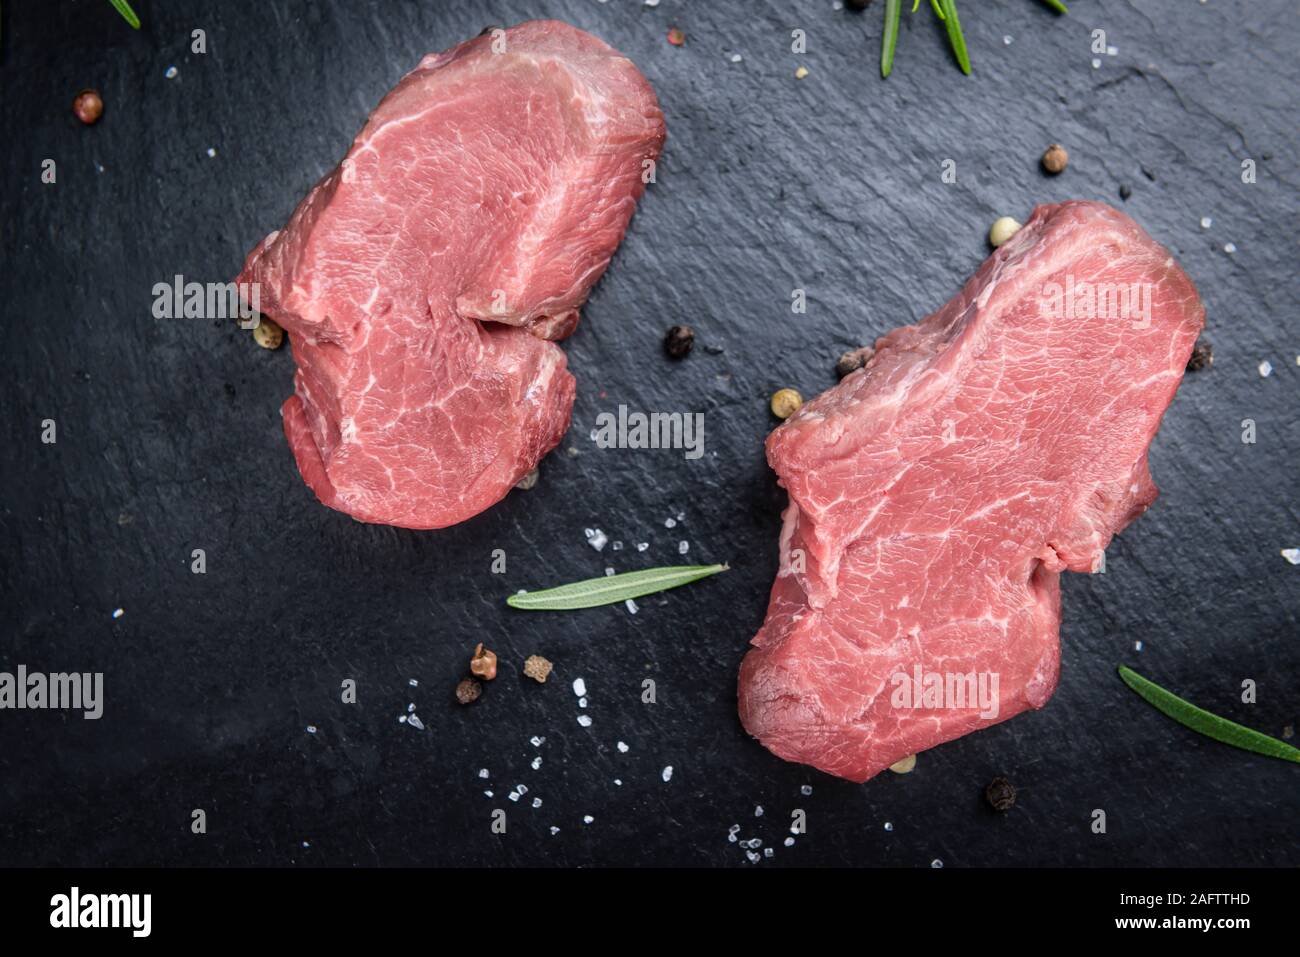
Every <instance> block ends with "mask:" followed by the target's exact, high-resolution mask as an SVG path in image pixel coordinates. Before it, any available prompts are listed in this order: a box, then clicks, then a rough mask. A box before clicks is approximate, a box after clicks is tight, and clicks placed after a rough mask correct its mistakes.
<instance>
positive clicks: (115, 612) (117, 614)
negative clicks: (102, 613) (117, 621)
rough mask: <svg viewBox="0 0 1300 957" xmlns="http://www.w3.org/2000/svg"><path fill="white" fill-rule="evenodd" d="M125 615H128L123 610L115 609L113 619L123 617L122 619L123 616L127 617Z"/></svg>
mask: <svg viewBox="0 0 1300 957" xmlns="http://www.w3.org/2000/svg"><path fill="white" fill-rule="evenodd" d="M125 614H126V612H124V611H123V610H122V609H121V608H114V609H113V617H114V618H121V617H122V616H123V615H125Z"/></svg>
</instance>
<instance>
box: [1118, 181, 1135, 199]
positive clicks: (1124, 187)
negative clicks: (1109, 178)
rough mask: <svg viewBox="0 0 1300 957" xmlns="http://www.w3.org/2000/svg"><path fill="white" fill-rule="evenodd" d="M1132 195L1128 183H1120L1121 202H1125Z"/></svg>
mask: <svg viewBox="0 0 1300 957" xmlns="http://www.w3.org/2000/svg"><path fill="white" fill-rule="evenodd" d="M1132 195H1133V187H1132V186H1130V185H1129V184H1128V183H1120V186H1119V198H1120V199H1123V200H1127V199H1128V198H1129V197H1130V196H1132Z"/></svg>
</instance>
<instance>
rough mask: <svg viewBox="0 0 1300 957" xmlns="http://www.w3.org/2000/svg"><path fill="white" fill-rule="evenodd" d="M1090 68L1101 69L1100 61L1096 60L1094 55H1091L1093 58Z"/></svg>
mask: <svg viewBox="0 0 1300 957" xmlns="http://www.w3.org/2000/svg"><path fill="white" fill-rule="evenodd" d="M1092 68H1093V69H1094V70H1100V69H1101V61H1100V60H1098V59H1097V58H1096V57H1093V58H1092Z"/></svg>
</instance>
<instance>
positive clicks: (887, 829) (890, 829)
mask: <svg viewBox="0 0 1300 957" xmlns="http://www.w3.org/2000/svg"><path fill="white" fill-rule="evenodd" d="M893 829H894V825H892V824H890V823H889V822H888V821H886V822H885V830H886V831H892V830H893Z"/></svg>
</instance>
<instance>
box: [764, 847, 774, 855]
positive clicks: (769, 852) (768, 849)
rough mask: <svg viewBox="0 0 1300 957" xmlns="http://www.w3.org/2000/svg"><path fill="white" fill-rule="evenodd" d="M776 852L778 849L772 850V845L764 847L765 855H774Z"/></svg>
mask: <svg viewBox="0 0 1300 957" xmlns="http://www.w3.org/2000/svg"><path fill="white" fill-rule="evenodd" d="M775 854H776V851H774V850H772V849H771V848H770V847H765V848H763V856H764V857H773V856H774V855H775Z"/></svg>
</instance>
